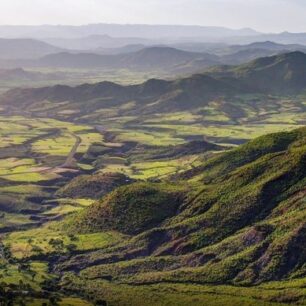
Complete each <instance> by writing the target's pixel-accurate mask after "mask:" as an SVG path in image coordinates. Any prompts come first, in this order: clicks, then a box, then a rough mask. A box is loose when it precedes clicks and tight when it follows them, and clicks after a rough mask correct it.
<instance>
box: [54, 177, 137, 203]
mask: <svg viewBox="0 0 306 306" xmlns="http://www.w3.org/2000/svg"><path fill="white" fill-rule="evenodd" d="M132 182H133V180H131V179H130V178H129V177H127V176H125V175H124V174H120V173H102V174H93V175H79V176H77V177H75V178H74V179H72V180H71V181H70V182H69V183H68V184H67V185H65V186H64V187H62V188H61V189H60V190H59V191H58V192H57V195H58V196H61V197H66V198H74V199H76V198H91V199H98V198H101V197H102V196H104V195H106V194H107V193H109V192H111V191H112V190H114V189H115V188H116V187H119V186H122V185H127V184H130V183H132Z"/></svg>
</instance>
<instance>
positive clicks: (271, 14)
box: [0, 0, 306, 32]
mask: <svg viewBox="0 0 306 306" xmlns="http://www.w3.org/2000/svg"><path fill="white" fill-rule="evenodd" d="M0 4H1V10H0V24H2V25H3V24H6V25H12V24H13V25H38V24H63V25H66V24H71V25H81V24H89V23H120V24H126V23H128V24H184V25H188V24H189V25H204V26H224V27H229V28H234V29H238V28H244V27H250V28H253V29H255V30H258V31H261V32H282V31H290V32H306V18H305V16H306V0H0Z"/></svg>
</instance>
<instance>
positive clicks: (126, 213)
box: [70, 183, 181, 234]
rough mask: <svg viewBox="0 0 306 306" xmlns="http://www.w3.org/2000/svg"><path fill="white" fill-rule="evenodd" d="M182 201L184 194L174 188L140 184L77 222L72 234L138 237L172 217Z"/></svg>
mask: <svg viewBox="0 0 306 306" xmlns="http://www.w3.org/2000/svg"><path fill="white" fill-rule="evenodd" d="M180 201H181V200H180V190H179V188H178V187H174V186H167V185H163V184H162V185H156V184H153V183H149V184H147V183H136V184H132V185H130V186H127V187H120V188H118V189H116V190H115V191H113V192H112V193H110V194H109V195H107V196H106V197H105V198H104V199H103V200H101V201H100V202H97V203H96V204H93V205H92V206H91V207H89V208H88V209H87V210H86V211H85V212H84V213H82V214H81V215H80V216H79V217H78V218H77V219H74V218H73V220H71V222H72V223H73V225H72V231H73V232H75V231H78V232H97V231H102V230H117V231H120V232H122V233H125V234H137V233H139V232H143V231H145V230H148V229H150V228H153V227H155V226H157V225H159V224H160V223H161V222H162V221H164V220H165V219H167V218H169V217H172V216H173V215H174V214H175V213H176V209H177V208H178V205H179V204H180ZM70 230H71V229H70Z"/></svg>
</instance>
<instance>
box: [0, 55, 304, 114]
mask: <svg viewBox="0 0 306 306" xmlns="http://www.w3.org/2000/svg"><path fill="white" fill-rule="evenodd" d="M305 90H306V54H304V53H302V52H292V53H287V54H281V55H277V56H272V57H265V58H260V59H257V60H255V61H252V62H250V63H248V64H244V65H240V66H235V67H233V66H221V67H217V68H214V69H211V70H210V71H208V72H207V73H206V74H196V75H193V76H191V77H187V78H181V79H178V80H174V81H164V80H155V79H152V80H149V81H147V82H145V83H143V84H140V85H131V86H121V85H118V84H115V83H111V82H102V83H97V84H84V85H80V86H77V87H69V86H54V87H44V88H36V89H14V90H11V91H9V92H7V93H6V94H4V95H3V96H2V97H1V99H0V103H1V104H2V105H6V106H7V107H9V108H12V107H13V108H16V109H28V108H29V107H30V106H31V105H34V104H35V105H37V103H39V102H43V101H47V100H48V101H51V102H54V103H55V104H56V103H59V102H64V101H69V102H71V103H69V104H67V105H66V106H65V107H68V108H69V109H71V108H73V109H74V108H76V109H78V113H81V114H84V113H91V112H94V111H96V110H97V109H101V108H108V107H119V106H122V105H124V104H127V103H129V102H130V101H133V103H134V106H133V107H132V108H128V109H127V110H126V111H125V112H124V111H123V112H122V113H126V114H133V113H137V114H139V113H142V114H150V113H156V112H173V111H180V110H192V109H195V108H199V107H202V106H204V105H206V104H207V103H208V102H209V101H212V100H214V99H222V98H223V97H233V96H235V95H237V94H243V93H251V94H254V93H257V94H258V93H261V94H277V95H280V94H282V95H297V94H300V93H302V92H303V91H305ZM61 108H62V105H61ZM54 111H56V107H55V108H54V109H52V112H54ZM44 114H45V115H47V113H44Z"/></svg>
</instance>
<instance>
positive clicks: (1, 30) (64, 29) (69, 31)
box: [0, 24, 260, 39]
mask: <svg viewBox="0 0 306 306" xmlns="http://www.w3.org/2000/svg"><path fill="white" fill-rule="evenodd" d="M258 34H260V33H258V32H256V31H254V30H252V29H248V28H245V29H238V30H234V29H228V28H224V27H207V26H185V25H141V24H127V25H123V24H89V25H83V26H69V25H67V26H62V25H60V26H56V25H40V26H22V25H21V26H0V37H6V38H17V37H18V38H20V37H23V38H24V37H32V38H38V39H41V38H81V37H85V36H91V35H110V36H114V37H142V38H148V39H160V38H167V39H169V38H170V39H178V38H195V37H207V38H209V37H210V38H211V37H219V38H222V37H231V36H250V35H251V36H252V35H258Z"/></svg>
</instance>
